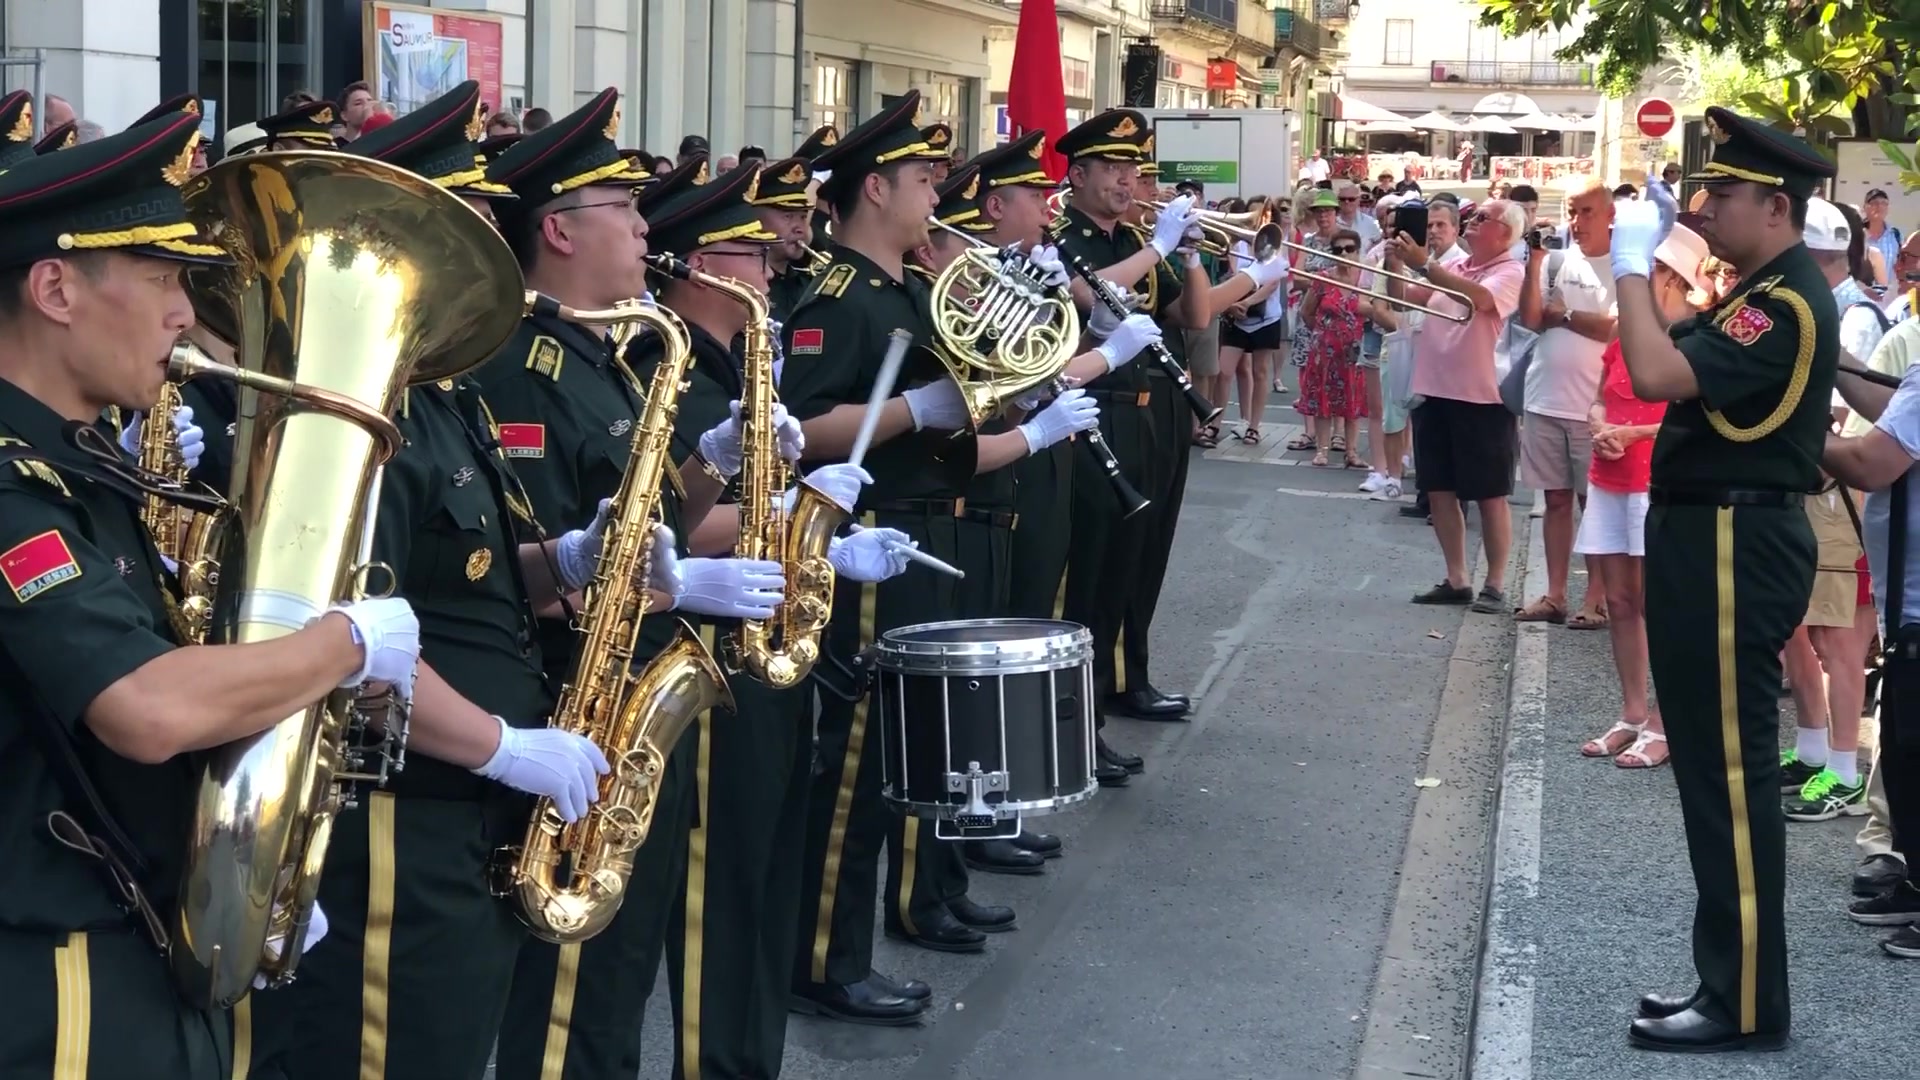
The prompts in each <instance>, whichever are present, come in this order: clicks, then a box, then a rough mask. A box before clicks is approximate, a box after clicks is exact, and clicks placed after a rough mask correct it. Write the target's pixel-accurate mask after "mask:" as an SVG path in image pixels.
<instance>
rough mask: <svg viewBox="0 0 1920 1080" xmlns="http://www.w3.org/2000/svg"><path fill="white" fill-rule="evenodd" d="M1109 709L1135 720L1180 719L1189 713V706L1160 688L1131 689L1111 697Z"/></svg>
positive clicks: (1108, 704) (1108, 700)
mask: <svg viewBox="0 0 1920 1080" xmlns="http://www.w3.org/2000/svg"><path fill="white" fill-rule="evenodd" d="M1107 711H1108V712H1110V713H1113V714H1115V715H1118V716H1130V717H1132V718H1134V719H1135V720H1179V719H1182V718H1183V717H1185V716H1186V715H1187V706H1185V705H1183V704H1181V703H1180V702H1178V701H1175V700H1173V699H1172V698H1170V697H1168V696H1166V695H1165V694H1162V693H1161V692H1160V691H1158V690H1129V691H1127V692H1126V693H1124V694H1115V695H1113V696H1112V697H1109V698H1108V699H1107Z"/></svg>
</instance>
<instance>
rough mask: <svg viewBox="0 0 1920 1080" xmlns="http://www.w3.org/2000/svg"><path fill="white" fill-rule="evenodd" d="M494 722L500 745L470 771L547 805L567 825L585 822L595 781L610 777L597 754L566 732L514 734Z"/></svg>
mask: <svg viewBox="0 0 1920 1080" xmlns="http://www.w3.org/2000/svg"><path fill="white" fill-rule="evenodd" d="M494 719H495V720H499V721H500V745H499V747H497V748H496V749H495V750H494V751H493V756H492V757H490V758H488V759H487V763H486V764H485V765H482V766H480V767H479V768H477V769H475V770H473V771H474V772H475V773H478V774H479V775H481V776H484V777H486V778H487V779H489V780H496V781H499V782H500V783H502V784H505V785H506V786H508V787H510V788H512V789H514V790H515V791H524V792H526V793H527V794H529V795H544V796H546V797H547V798H549V799H552V800H553V808H554V809H555V810H557V811H559V812H560V818H561V820H563V821H565V822H567V823H568V824H569V825H571V824H572V823H574V822H576V821H579V820H580V819H581V818H583V817H586V816H587V807H589V806H591V805H593V804H594V803H596V802H598V801H600V777H602V776H605V775H607V773H608V772H609V771H610V770H609V768H608V766H607V756H606V755H605V754H603V753H601V752H600V748H599V747H598V746H595V745H594V743H593V741H592V740H591V739H588V738H587V737H586V736H584V735H576V734H574V733H573V732H571V731H561V730H560V729H559V728H517V727H513V726H511V725H509V724H508V723H507V722H506V721H505V720H503V719H501V718H500V717H498V716H496V717H494Z"/></svg>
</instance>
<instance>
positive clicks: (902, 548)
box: [852, 524, 967, 578]
mask: <svg viewBox="0 0 1920 1080" xmlns="http://www.w3.org/2000/svg"><path fill="white" fill-rule="evenodd" d="M852 528H853V531H854V532H866V531H867V528H866V526H864V525H858V524H856V525H854V526H853V527H852ZM886 545H887V550H888V551H892V552H895V553H897V554H900V555H905V556H906V557H907V558H909V559H912V560H913V561H914V562H917V563H919V564H921V565H922V566H928V567H931V568H933V569H935V570H938V571H940V572H941V573H943V574H949V575H952V576H953V577H957V578H964V577H966V576H967V572H966V571H965V570H962V569H960V568H959V567H957V566H955V565H953V564H952V563H946V562H941V561H940V560H939V559H936V558H934V557H933V556H931V555H929V554H927V553H926V552H924V551H921V550H920V549H919V548H917V547H914V546H913V545H912V544H903V543H901V542H900V541H898V540H888V541H886Z"/></svg>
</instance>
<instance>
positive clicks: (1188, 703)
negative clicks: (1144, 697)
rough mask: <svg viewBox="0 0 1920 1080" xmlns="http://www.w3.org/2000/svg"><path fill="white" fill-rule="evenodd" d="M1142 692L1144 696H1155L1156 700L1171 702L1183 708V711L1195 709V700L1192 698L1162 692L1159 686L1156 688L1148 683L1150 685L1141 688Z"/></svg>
mask: <svg viewBox="0 0 1920 1080" xmlns="http://www.w3.org/2000/svg"><path fill="white" fill-rule="evenodd" d="M1140 691H1141V693H1144V694H1149V695H1151V696H1153V697H1156V698H1159V699H1160V700H1162V701H1171V702H1173V703H1174V704H1176V705H1179V706H1180V707H1181V708H1183V709H1191V708H1193V699H1192V698H1190V697H1188V696H1187V695H1185V694H1169V693H1166V692H1164V691H1162V690H1161V689H1160V688H1159V687H1157V686H1154V685H1153V684H1152V683H1148V684H1146V685H1144V686H1142V687H1141V688H1140Z"/></svg>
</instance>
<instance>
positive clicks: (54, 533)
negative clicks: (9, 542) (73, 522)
mask: <svg viewBox="0 0 1920 1080" xmlns="http://www.w3.org/2000/svg"><path fill="white" fill-rule="evenodd" d="M79 576H80V564H79V563H78V562H76V561H74V558H73V551H72V549H70V548H68V547H67V539H66V537H64V536H61V535H60V530H58V529H48V530H47V531H46V532H43V533H41V534H40V535H39V536H36V537H34V538H33V539H31V540H22V541H21V542H20V543H18V544H15V545H13V547H12V548H11V549H9V550H8V551H7V553H6V554H4V555H0V577H5V578H6V579H7V587H8V588H10V589H12V590H13V596H14V599H16V600H18V601H20V602H21V603H23V604H24V603H26V602H27V601H29V600H31V599H33V598H34V597H36V596H39V595H40V594H41V593H43V592H46V591H47V590H48V589H51V588H53V587H54V586H56V585H59V584H62V583H63V582H68V581H72V580H74V579H75V578H77V577H79Z"/></svg>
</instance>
